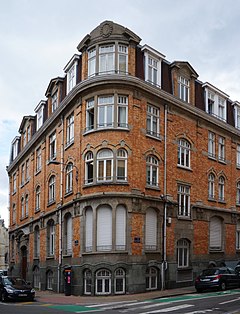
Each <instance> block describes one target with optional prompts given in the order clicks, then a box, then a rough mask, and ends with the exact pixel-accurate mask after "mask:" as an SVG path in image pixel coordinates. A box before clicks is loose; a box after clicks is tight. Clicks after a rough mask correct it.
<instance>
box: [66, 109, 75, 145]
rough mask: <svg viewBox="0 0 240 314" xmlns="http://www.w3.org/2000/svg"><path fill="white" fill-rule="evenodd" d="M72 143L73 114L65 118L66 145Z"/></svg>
mask: <svg viewBox="0 0 240 314" xmlns="http://www.w3.org/2000/svg"><path fill="white" fill-rule="evenodd" d="M73 141H74V114H73V113H72V114H71V115H70V116H68V117H67V143H66V144H67V145H69V144H71V143H73Z"/></svg>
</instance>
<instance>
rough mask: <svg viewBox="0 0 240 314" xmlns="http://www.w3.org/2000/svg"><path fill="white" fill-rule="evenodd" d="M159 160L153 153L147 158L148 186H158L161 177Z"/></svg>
mask: <svg viewBox="0 0 240 314" xmlns="http://www.w3.org/2000/svg"><path fill="white" fill-rule="evenodd" d="M158 172H159V160H158V158H157V157H155V156H153V155H149V156H147V159H146V183H147V185H148V186H152V187H158V183H159V178H158Z"/></svg>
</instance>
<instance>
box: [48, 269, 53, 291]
mask: <svg viewBox="0 0 240 314" xmlns="http://www.w3.org/2000/svg"><path fill="white" fill-rule="evenodd" d="M47 290H53V272H52V271H51V270H49V271H48V272H47Z"/></svg>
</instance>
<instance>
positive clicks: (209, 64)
mask: <svg viewBox="0 0 240 314" xmlns="http://www.w3.org/2000/svg"><path fill="white" fill-rule="evenodd" d="M105 20H111V21H113V22H115V23H118V24H121V25H123V26H124V27H127V28H128V29H130V30H131V31H133V32H134V33H136V34H137V35H138V36H139V37H140V38H141V39H142V40H141V44H142V45H144V44H147V45H149V46H151V47H153V48H154V49H156V50H157V51H159V52H161V53H162V54H164V55H165V56H166V59H167V60H168V61H170V62H173V61H176V60H177V61H188V62H189V63H190V64H191V66H192V67H193V68H194V69H195V71H196V72H197V73H198V75H199V80H200V81H202V82H209V83H211V84H212V85H214V86H215V87H217V88H218V89H220V90H221V91H223V92H225V93H226V94H228V95H229V96H230V97H229V98H230V99H231V100H233V101H236V100H237V101H240V36H239V35H240V1H236V0H228V1H226V0H181V1H180V0H118V1H116V0H101V1H99V0H91V1H89V2H88V1H83V0H41V1H39V0H7V1H5V0H0V108H1V109H0V217H1V218H3V219H4V220H5V225H6V226H8V223H9V219H8V216H9V212H8V208H9V189H8V187H9V184H8V175H7V172H6V167H7V165H8V164H9V156H10V147H11V142H12V140H13V139H14V137H15V136H17V135H19V133H18V130H19V127H20V124H21V121H22V118H23V116H24V115H34V114H35V113H34V109H35V108H36V106H37V105H38V103H39V102H40V100H45V99H46V98H45V92H46V89H47V87H48V84H49V82H50V80H51V79H52V78H54V77H57V76H64V71H63V69H64V67H65V66H66V64H67V63H68V61H69V60H70V59H71V57H72V56H73V55H74V54H75V53H78V51H77V45H78V44H79V43H80V41H81V40H82V39H83V37H84V36H85V35H87V34H89V33H90V32H91V31H92V30H93V29H94V28H95V27H97V26H98V25H99V24H100V23H101V22H103V21H105Z"/></svg>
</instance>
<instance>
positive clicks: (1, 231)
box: [0, 218, 8, 270]
mask: <svg viewBox="0 0 240 314" xmlns="http://www.w3.org/2000/svg"><path fill="white" fill-rule="evenodd" d="M0 270H8V229H7V228H6V227H5V224H4V220H3V219H1V218H0Z"/></svg>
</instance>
